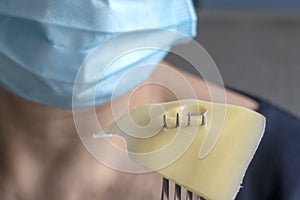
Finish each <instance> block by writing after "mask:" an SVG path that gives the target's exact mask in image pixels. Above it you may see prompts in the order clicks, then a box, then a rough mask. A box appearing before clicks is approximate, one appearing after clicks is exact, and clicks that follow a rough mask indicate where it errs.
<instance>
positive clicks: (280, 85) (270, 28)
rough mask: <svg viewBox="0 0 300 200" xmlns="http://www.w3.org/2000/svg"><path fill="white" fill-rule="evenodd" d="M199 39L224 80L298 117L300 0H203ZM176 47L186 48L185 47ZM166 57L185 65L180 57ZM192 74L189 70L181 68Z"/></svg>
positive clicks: (199, 20) (200, 7)
mask: <svg viewBox="0 0 300 200" xmlns="http://www.w3.org/2000/svg"><path fill="white" fill-rule="evenodd" d="M195 3H196V6H197V13H198V36H197V38H196V40H197V41H199V43H200V44H201V45H202V46H203V47H204V48H205V49H206V50H207V51H208V53H209V54H210V55H211V57H212V58H213V59H214V61H215V62H216V64H217V66H218V68H219V70H220V73H221V75H222V77H223V80H224V84H225V85H227V86H229V87H232V88H236V89H238V90H241V91H245V92H248V93H250V94H253V95H256V96H259V97H262V98H264V99H267V100H268V101H270V102H272V103H274V104H276V105H278V106H279V107H282V108H283V109H285V110H288V111H289V112H291V113H293V114H294V115H297V116H299V117H300V103H299V102H300V89H299V86H300V1H299V0H285V1H280V0H264V1H261V0H251V1H250V0H202V1H195ZM175 48H185V45H181V46H177V47H175ZM167 60H168V61H169V62H171V63H173V64H175V66H178V67H184V66H186V63H184V62H183V61H182V60H180V59H178V56H174V55H169V56H168V57H167ZM184 69H185V70H187V71H190V72H191V73H194V72H193V70H192V69H191V68H188V67H186V68H184Z"/></svg>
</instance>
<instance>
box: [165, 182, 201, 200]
mask: <svg viewBox="0 0 300 200" xmlns="http://www.w3.org/2000/svg"><path fill="white" fill-rule="evenodd" d="M182 189H183V188H182V187H181V186H180V185H177V184H175V192H174V200H181V197H182V196H184V195H182ZM184 190H185V189H184ZM171 198H172V197H171V195H170V181H169V180H168V179H166V178H163V181H162V193H161V200H170V199H171ZM185 199H186V200H205V199H204V198H203V197H199V196H197V195H195V194H193V193H192V192H191V191H188V190H186V195H185Z"/></svg>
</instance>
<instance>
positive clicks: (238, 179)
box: [101, 100, 265, 200]
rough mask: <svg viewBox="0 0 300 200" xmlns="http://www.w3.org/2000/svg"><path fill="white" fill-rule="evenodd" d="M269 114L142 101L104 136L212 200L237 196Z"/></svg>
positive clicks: (201, 104)
mask: <svg viewBox="0 0 300 200" xmlns="http://www.w3.org/2000/svg"><path fill="white" fill-rule="evenodd" d="M264 128H265V118H264V117H263V116H262V115H260V114H258V113H256V112H254V111H251V110H249V109H246V108H242V107H239V106H233V105H225V104H217V103H211V102H205V101H200V100H181V101H174V102H169V103H163V104H149V105H142V106H140V107H138V108H136V109H135V110H133V111H132V112H130V113H129V114H128V115H126V116H123V117H122V118H120V119H119V120H117V121H116V122H115V123H114V124H112V125H111V126H110V127H108V128H107V129H105V130H104V131H103V132H102V133H101V134H116V135H119V136H121V137H123V138H124V139H125V141H126V149H127V151H128V156H129V158H130V159H131V160H133V161H134V162H135V163H137V164H139V165H142V166H144V167H145V168H147V169H150V170H152V171H155V172H157V173H159V174H160V175H162V176H163V177H165V178H167V179H170V180H172V181H173V182H175V183H177V184H178V185H181V186H183V187H185V188H186V189H188V190H190V191H192V192H194V193H196V194H197V195H199V196H202V197H204V198H205V199H207V200H230V199H234V198H235V196H236V194H237V192H238V191H239V188H240V187H241V183H242V179H243V176H244V174H245V172H246V169H247V167H248V165H249V163H250V161H251V159H252V157H253V155H254V153H255V151H256V149H257V146H258V144H259V142H260V140H261V137H262V136H263V132H264Z"/></svg>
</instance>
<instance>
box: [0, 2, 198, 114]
mask: <svg viewBox="0 0 300 200" xmlns="http://www.w3.org/2000/svg"><path fill="white" fill-rule="evenodd" d="M0 5H1V6H0V70H1V73H0V86H1V87H2V88H4V89H6V90H8V91H10V92H12V93H14V94H16V95H19V96H21V97H23V98H25V99H28V100H30V101H34V102H38V103H41V104H44V105H49V106H53V107H57V108H62V109H71V108H72V95H73V98H75V99H77V100H78V99H79V100H80V99H81V98H83V100H82V102H84V103H83V104H82V105H77V106H76V108H83V107H89V106H93V105H94V104H96V105H98V104H101V103H104V102H106V101H108V100H110V99H112V98H114V97H117V96H120V95H122V94H124V93H126V92H128V91H130V90H131V89H133V88H134V87H136V86H137V85H139V84H141V83H142V82H143V81H145V80H146V79H147V78H148V77H149V76H150V74H151V73H152V71H153V70H154V68H155V66H156V65H157V64H158V63H159V62H160V61H161V60H162V59H163V58H164V56H165V55H166V53H167V52H166V51H160V50H159V48H158V49H153V48H152V49H143V50H140V51H133V52H132V53H129V54H126V55H123V56H122V57H121V58H119V59H117V60H116V61H114V60H111V63H109V66H108V65H107V63H108V62H107V58H110V59H114V58H115V56H118V55H116V52H118V51H116V49H120V48H121V49H122V46H130V44H134V43H139V42H141V41H142V40H149V41H152V42H153V43H155V45H156V47H161V48H163V49H168V48H170V47H171V45H173V44H175V43H176V42H178V39H179V38H173V39H169V40H166V32H165V31H163V30H162V28H165V29H171V30H174V31H177V32H179V33H181V34H183V35H185V36H189V37H193V36H195V34H196V15H195V12H194V9H193V5H192V2H191V1H190V0H159V1H153V0H142V1H133V0H128V1H126V0H111V1H108V0H97V1H95V0H72V1H61V0H48V1H41V0H26V1H20V0H0ZM123 33H125V37H123V36H122V37H121V38H122V39H123V40H121V41H119V43H116V42H107V41H114V38H118V36H119V35H120V34H121V35H122V34H123ZM102 47H103V48H102ZM95 49H98V50H99V49H103V50H102V51H99V54H98V55H97V56H98V57H99V58H100V59H98V60H97V62H96V63H94V66H92V67H91V68H90V69H89V70H86V71H84V70H80V68H81V67H82V66H84V65H85V64H86V63H88V65H89V66H91V65H93V62H90V60H89V59H92V60H93V56H94V57H95V52H97V51H95ZM104 49H105V51H104ZM120 52H121V51H120ZM91 54H93V56H91ZM102 58H103V59H102ZM104 58H105V59H104ZM102 62H103V63H102ZM91 63H92V64H91ZM139 66H144V67H141V68H140V69H138V68H139ZM145 66H147V67H145ZM134 69H138V70H136V73H131V74H133V75H135V76H134V78H125V79H124V77H125V75H126V74H128V73H129V72H131V71H133V72H134ZM99 70H100V72H101V76H100V74H99V77H98V78H97V76H98V74H97V73H99ZM79 71H81V72H80V73H85V74H83V76H81V79H80V80H79V82H78V83H80V84H81V85H82V86H83V87H86V86H85V85H89V84H97V85H99V86H98V87H97V88H96V90H95V101H85V100H84V94H82V93H76V94H75V97H74V93H73V89H74V83H75V79H76V75H77V73H78V72H79ZM96 71H97V73H96ZM82 77H84V78H82ZM132 77H133V76H132ZM123 79H124V80H125V81H124V80H123ZM95 80H97V81H98V82H95ZM126 80H127V81H126ZM120 82H121V83H122V84H121V87H120V84H119V83H120ZM117 84H118V90H115V88H116V86H117ZM87 87H88V86H87Z"/></svg>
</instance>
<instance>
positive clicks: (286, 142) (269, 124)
mask: <svg viewBox="0 0 300 200" xmlns="http://www.w3.org/2000/svg"><path fill="white" fill-rule="evenodd" d="M252 98H254V99H256V100H257V101H258V102H259V103H260V108H259V110H258V112H259V113H261V114H262V115H264V116H265V117H266V119H267V121H266V130H265V133H264V136H263V139H262V141H261V143H260V145H259V147H258V149H257V152H256V154H255V156H254V158H253V160H252V161H251V163H250V165H249V168H248V170H247V172H246V175H245V177H244V181H243V184H242V186H243V187H242V188H241V189H240V191H239V193H238V195H237V198H236V199H237V200H300V119H298V118H296V117H295V116H292V115H291V114H289V113H287V112H285V111H283V110H281V109H279V108H277V107H276V106H274V105H272V104H270V103H268V102H266V101H264V100H261V99H259V98H255V97H252Z"/></svg>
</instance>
